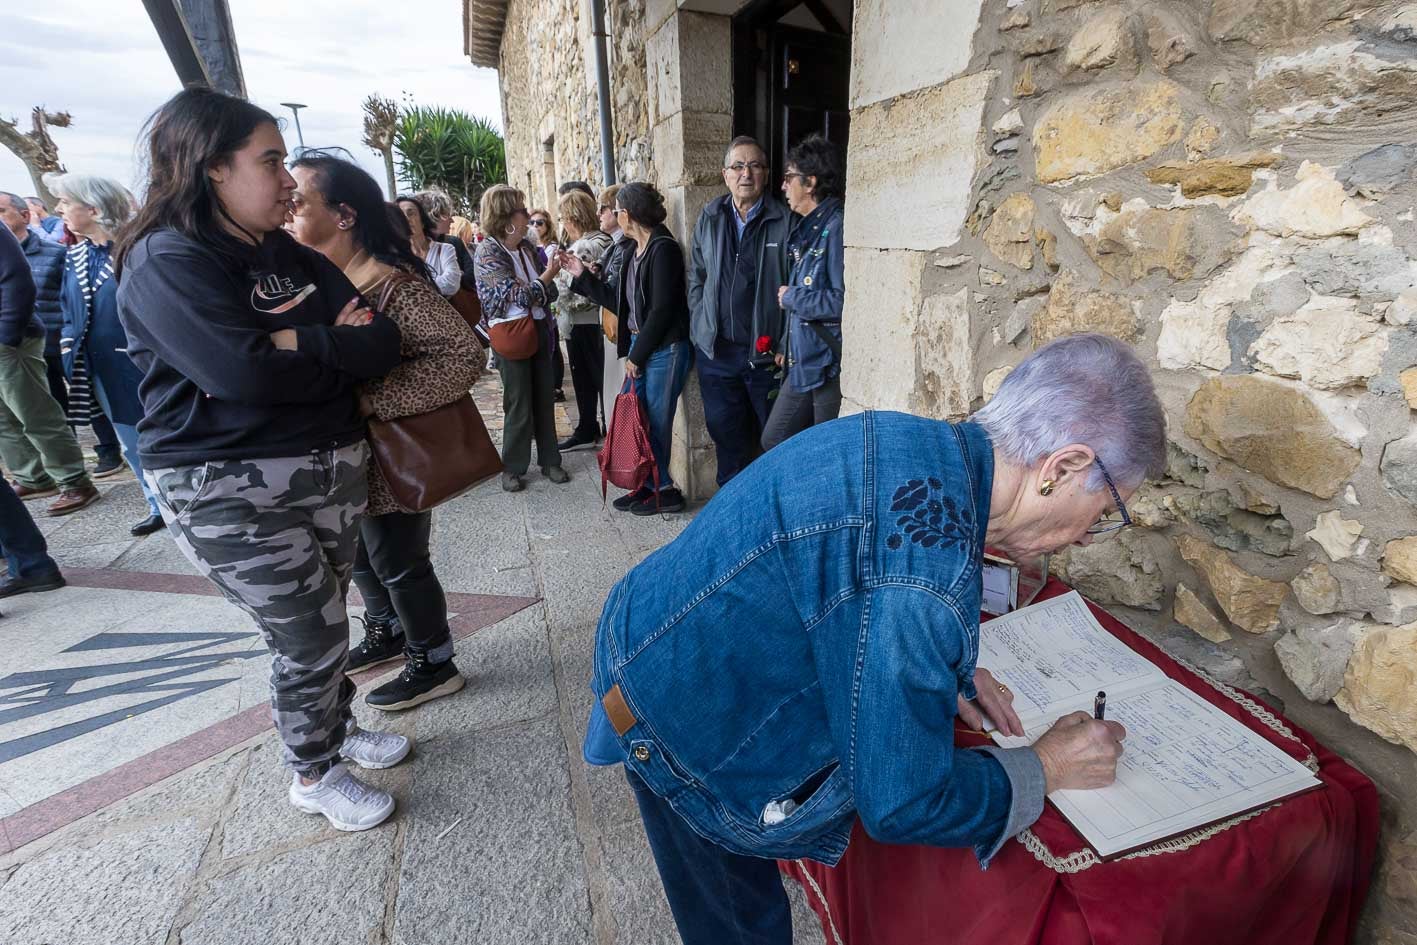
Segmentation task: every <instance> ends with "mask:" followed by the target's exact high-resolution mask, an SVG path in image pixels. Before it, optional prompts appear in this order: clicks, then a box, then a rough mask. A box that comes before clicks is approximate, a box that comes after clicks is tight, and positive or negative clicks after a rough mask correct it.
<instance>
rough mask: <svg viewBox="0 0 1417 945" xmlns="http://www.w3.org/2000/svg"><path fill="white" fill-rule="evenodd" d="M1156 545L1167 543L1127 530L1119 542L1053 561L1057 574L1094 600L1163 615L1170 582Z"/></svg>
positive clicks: (1059, 556) (1063, 554) (1074, 549)
mask: <svg viewBox="0 0 1417 945" xmlns="http://www.w3.org/2000/svg"><path fill="white" fill-rule="evenodd" d="M1154 541H1161V542H1164V541H1165V539H1161V538H1159V536H1155V535H1147V534H1145V533H1143V532H1141V531H1140V530H1137V529H1123V530H1122V531H1121V532H1119V533H1118V534H1117V536H1116V537H1115V538H1109V539H1107V540H1106V541H1099V542H1096V543H1094V544H1091V545H1088V546H1086V547H1078V546H1073V547H1070V548H1068V549H1066V550H1064V551H1062V552H1060V553H1059V554H1057V555H1055V556H1054V557H1053V559H1052V560H1053V570H1054V571H1055V572H1056V573H1057V574H1058V575H1059V576H1061V577H1062V578H1063V580H1065V581H1067V582H1068V584H1070V585H1072V586H1073V587H1075V588H1077V589H1078V590H1079V591H1080V592H1082V593H1083V594H1084V595H1086V596H1088V597H1090V598H1092V599H1093V600H1098V601H1109V602H1112V603H1117V604H1121V605H1122V606H1124V607H1138V608H1141V609H1143V610H1155V611H1159V610H1161V606H1162V598H1164V597H1165V595H1166V581H1165V578H1164V576H1163V575H1162V572H1161V563H1160V561H1158V560H1157V557H1156V554H1155V551H1154V547H1153V545H1154Z"/></svg>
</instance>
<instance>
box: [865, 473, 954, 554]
mask: <svg viewBox="0 0 1417 945" xmlns="http://www.w3.org/2000/svg"><path fill="white" fill-rule="evenodd" d="M944 488H945V486H944V483H942V482H940V480H938V479H936V478H935V477H934V476H930V477H928V478H926V479H911V480H910V481H908V482H907V483H906V484H905V485H903V486H901V487H900V488H899V489H897V490H896V491H895V495H893V496H891V511H892V512H902V513H904V514H903V515H901V516H900V517H899V518H898V519H896V522H895V524H896V527H897V528H898V529H899V531H896V532H893V533H891V535H890V536H889V537H888V538H886V547H888V548H890V549H891V550H896V549H898V548H900V547H901V546H902V545H904V544H905V540H906V539H907V538H908V539H910V540H911V541H912V542H914V543H915V544H917V545H920V546H921V547H922V548H933V547H935V546H936V545H938V544H940V543H942V542H944V543H951V542H965V543H967V542H969V540H970V536H971V535H972V534H973V531H974V526H973V522H972V519H973V517H974V515H973V510H972V509H968V508H961V507H960V506H959V505H958V504H956V502H955V500H954V499H952V498H950V497H949V496H947V495H945V494H944Z"/></svg>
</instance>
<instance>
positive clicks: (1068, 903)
mask: <svg viewBox="0 0 1417 945" xmlns="http://www.w3.org/2000/svg"><path fill="white" fill-rule="evenodd" d="M1067 590H1068V588H1067V587H1065V586H1064V585H1062V584H1061V583H1060V582H1058V581H1056V580H1054V581H1052V582H1050V584H1049V586H1048V587H1047V588H1045V589H1044V592H1043V593H1042V594H1041V595H1040V598H1039V599H1045V598H1048V597H1053V596H1056V595H1058V594H1062V593H1066V592H1067ZM1092 610H1093V613H1094V614H1096V616H1097V619H1098V620H1099V621H1100V622H1101V623H1102V626H1104V627H1106V628H1107V630H1108V631H1110V632H1111V633H1113V634H1115V635H1116V636H1117V637H1119V638H1120V639H1122V640H1123V641H1125V642H1126V643H1127V645H1128V646H1130V647H1132V648H1133V649H1134V650H1136V651H1137V652H1138V653H1141V654H1142V655H1143V656H1145V657H1146V658H1147V659H1150V660H1151V661H1153V662H1154V663H1156V664H1157V665H1158V666H1160V667H1161V669H1162V670H1163V671H1164V672H1165V673H1166V674H1167V675H1168V676H1170V677H1171V678H1172V679H1175V680H1178V681H1179V682H1181V683H1182V684H1183V685H1185V686H1187V687H1189V688H1190V689H1191V690H1193V691H1195V692H1197V693H1200V694H1201V695H1203V696H1204V697H1205V698H1206V699H1208V700H1209V701H1210V702H1212V703H1213V704H1215V705H1217V706H1219V707H1220V708H1221V709H1223V710H1224V711H1225V712H1227V713H1229V714H1230V715H1232V716H1234V717H1235V718H1237V719H1239V720H1241V721H1242V722H1244V723H1245V724H1246V725H1248V726H1249V727H1250V728H1251V729H1253V730H1254V731H1256V732H1259V733H1260V734H1261V735H1263V736H1265V737H1266V738H1268V739H1269V740H1270V741H1271V742H1273V743H1274V744H1275V745H1278V746H1279V747H1280V748H1282V749H1284V750H1285V751H1287V752H1289V753H1290V754H1291V755H1292V756H1293V757H1295V758H1296V759H1298V760H1300V761H1303V760H1305V759H1306V758H1309V757H1310V754H1311V753H1312V756H1313V757H1314V758H1315V759H1316V760H1317V762H1318V765H1319V770H1318V777H1319V779H1320V780H1321V781H1322V782H1323V784H1324V787H1323V789H1321V790H1316V791H1311V792H1309V793H1307V794H1302V795H1299V796H1297V797H1292V798H1290V799H1288V800H1286V801H1283V802H1282V803H1280V804H1279V805H1278V806H1276V807H1273V808H1271V809H1269V810H1267V811H1264V812H1263V813H1260V814H1258V815H1257V816H1254V817H1251V818H1250V819H1247V820H1244V821H1243V822H1241V823H1238V824H1235V825H1234V826H1231V827H1229V828H1227V829H1225V830H1222V831H1220V832H1218V833H1216V834H1214V835H1213V836H1210V837H1209V838H1208V839H1205V840H1202V841H1201V842H1199V843H1198V844H1196V845H1195V846H1192V847H1190V848H1189V849H1185V850H1180V851H1176V852H1168V853H1160V854H1157V855H1150V856H1136V857H1130V858H1123V859H1117V860H1111V861H1108V862H1098V863H1095V865H1091V866H1089V867H1087V868H1085V869H1081V870H1078V871H1076V872H1067V871H1060V870H1059V869H1055V868H1054V867H1053V866H1050V865H1046V864H1045V863H1044V862H1043V861H1042V860H1041V859H1040V858H1039V857H1038V856H1036V855H1035V853H1034V852H1031V851H1030V850H1029V849H1028V848H1027V847H1025V845H1024V844H1023V843H1021V842H1019V841H1018V840H1010V841H1009V842H1007V843H1006V844H1005V845H1004V847H1003V849H1001V850H1000V851H999V854H998V856H996V857H995V859H994V861H993V862H992V863H991V864H990V867H989V869H988V870H987V871H982V870H980V868H979V864H978V863H977V862H976V860H975V858H974V855H973V854H972V853H970V852H969V851H967V850H944V849H938V848H933V847H910V846H890V845H887V844H883V843H877V842H876V841H874V840H872V839H871V838H870V837H868V836H867V835H866V833H865V832H864V831H863V830H862V829H861V825H860V824H859V823H858V824H857V825H856V829H855V832H854V833H853V835H852V840H851V845H850V847H849V848H848V849H847V851H846V856H845V857H843V858H842V860H841V862H840V863H839V864H838V865H837V866H836V867H835V868H832V867H827V866H823V865H821V864H820V863H814V862H810V861H805V860H800V861H795V862H783V863H782V869H783V872H785V873H787V874H788V875H789V876H792V877H793V878H795V879H797V880H799V881H800V882H802V885H803V888H804V890H805V891H806V894H807V898H808V900H809V901H810V902H811V904H812V908H813V909H814V910H816V912H817V915H818V916H819V917H820V918H821V920H822V927H823V931H824V933H825V936H826V941H827V943H828V945H929V943H936V942H938V943H949V945H972V943H979V945H986V943H987V945H1081V943H1097V945H1161V943H1166V945H1225V943H1232V942H1233V943H1236V945H1302V943H1310V942H1313V943H1324V945H1339V943H1343V942H1347V941H1348V940H1349V938H1350V935H1351V933H1352V929H1353V925H1354V923H1355V921H1356V919H1357V916H1358V910H1359V909H1360V908H1361V907H1362V905H1363V899H1364V897H1365V896H1366V894H1367V890H1368V881H1369V878H1370V876H1371V875H1372V869H1373V857H1374V851H1375V848H1376V846H1377V834H1378V799H1377V791H1376V789H1375V788H1374V787H1373V783H1372V782H1371V781H1369V780H1368V778H1367V777H1365V776H1364V775H1362V774H1360V773H1359V772H1358V771H1357V770H1355V769H1354V768H1353V767H1352V766H1350V765H1348V764H1347V763H1346V762H1344V761H1343V760H1342V759H1341V758H1339V757H1338V756H1337V755H1334V754H1333V753H1332V752H1329V751H1328V750H1327V749H1325V748H1324V747H1323V746H1322V745H1320V744H1319V743H1318V742H1316V741H1315V740H1314V739H1313V737H1312V736H1310V735H1309V734H1308V733H1307V732H1305V731H1303V730H1301V729H1299V728H1297V727H1295V726H1294V725H1293V724H1291V723H1289V722H1288V720H1286V719H1284V718H1283V717H1282V716H1279V715H1278V713H1274V718H1275V719H1276V720H1277V721H1278V722H1279V723H1282V724H1283V725H1284V726H1287V727H1288V729H1289V730H1290V731H1291V732H1292V733H1293V735H1294V736H1295V738H1296V739H1297V741H1296V740H1291V739H1289V738H1286V737H1285V736H1284V735H1283V734H1282V733H1281V732H1279V731H1276V730H1274V729H1273V728H1271V727H1270V726H1269V725H1267V724H1265V723H1264V722H1262V721H1260V720H1259V719H1258V718H1256V717H1255V715H1253V714H1252V713H1251V712H1250V711H1248V710H1247V709H1246V708H1245V707H1244V706H1243V705H1242V704H1241V703H1239V702H1237V701H1235V700H1234V699H1233V698H1231V697H1230V696H1229V695H1227V694H1225V693H1224V692H1222V691H1220V690H1218V689H1216V688H1214V687H1213V686H1211V685H1210V684H1209V683H1207V682H1206V681H1205V680H1204V679H1202V678H1201V677H1199V676H1197V675H1196V674H1195V673H1193V672H1190V671H1189V670H1187V669H1186V668H1185V667H1183V666H1181V665H1179V664H1177V663H1176V661H1175V660H1172V659H1171V658H1169V657H1168V656H1167V655H1166V654H1165V653H1163V652H1162V651H1161V650H1159V649H1158V648H1157V647H1155V646H1154V645H1152V644H1151V643H1149V642H1147V641H1146V640H1145V639H1143V638H1142V637H1140V636H1138V635H1137V634H1135V633H1133V632H1132V631H1131V630H1129V629H1127V628H1126V627H1125V626H1123V625H1122V624H1121V623H1119V622H1118V621H1117V620H1116V619H1114V618H1113V617H1112V616H1111V615H1109V614H1107V613H1106V612H1104V611H1102V610H1101V609H1099V608H1098V607H1096V606H1093V607H1092ZM985 668H986V669H987V668H988V667H985ZM957 740H958V743H959V744H961V745H977V744H983V743H984V742H983V741H982V740H981V739H980V736H978V735H975V734H972V733H967V732H964V731H960V732H959V733H958V738H957ZM1033 833H1034V835H1035V836H1036V837H1037V838H1038V840H1041V841H1042V843H1043V845H1044V846H1045V847H1046V848H1047V852H1048V853H1050V854H1051V855H1052V856H1053V857H1054V858H1055V859H1056V860H1062V859H1064V858H1066V857H1067V856H1068V855H1069V854H1072V853H1075V852H1077V851H1082V850H1085V849H1086V845H1085V844H1084V842H1083V840H1082V838H1081V837H1080V836H1079V834H1078V833H1077V832H1076V831H1075V830H1073V828H1072V827H1071V826H1070V825H1069V824H1068V822H1067V821H1066V820H1065V819H1064V818H1063V817H1062V815H1061V814H1059V813H1058V811H1057V810H1056V809H1054V808H1053V806H1052V805H1051V804H1049V805H1047V806H1046V807H1045V808H1044V812H1043V816H1042V818H1040V820H1039V821H1038V823H1037V824H1035V825H1034V827H1033ZM1084 856H1087V855H1086V854H1084ZM1088 858H1089V859H1092V858H1091V857H1088ZM1074 865H1076V864H1074Z"/></svg>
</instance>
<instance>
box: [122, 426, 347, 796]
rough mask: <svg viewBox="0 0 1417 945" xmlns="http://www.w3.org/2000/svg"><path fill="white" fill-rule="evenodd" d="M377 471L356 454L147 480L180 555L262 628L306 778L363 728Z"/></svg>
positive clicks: (283, 722) (294, 755)
mask: <svg viewBox="0 0 1417 945" xmlns="http://www.w3.org/2000/svg"><path fill="white" fill-rule="evenodd" d="M367 459H368V448H367V447H366V446H365V445H364V444H363V443H358V444H355V445H354V446H347V447H344V448H342V449H337V450H325V451H322V452H319V453H311V454H307V455H305V456H291V457H282V458H279V459H253V460H217V461H214V462H210V463H204V464H202V465H200V466H179V467H175V468H169V469H150V470H148V471H147V472H146V478H147V480H148V484H149V486H150V487H151V488H152V490H153V492H154V494H156V495H157V497H158V503H159V505H160V506H161V507H162V517H163V519H164V520H165V521H166V522H167V528H168V531H169V532H170V533H171V534H172V536H173V537H174V538H175V539H176V541H177V546H178V547H179V548H180V549H181V550H182V553H183V554H184V555H186V556H187V559H188V560H189V561H191V562H192V563H193V564H194V565H196V566H197V568H198V569H199V570H200V571H201V572H202V574H204V575H206V577H207V578H208V579H210V580H211V582H212V583H213V584H215V585H216V586H217V587H218V588H219V589H220V590H221V592H222V594H224V595H225V596H226V598H227V600H229V601H231V602H232V603H233V604H236V605H237V606H238V607H240V608H241V609H243V610H245V611H246V612H247V613H248V614H250V615H251V616H252V617H253V618H255V621H256V624H257V626H259V627H260V629H261V635H262V637H264V638H265V641H266V646H267V647H268V648H269V649H270V651H271V716H272V718H273V719H274V720H275V726H276V731H277V732H279V733H280V737H281V741H283V742H284V743H285V760H286V763H287V764H288V765H290V767H292V768H294V769H295V770H296V771H297V772H299V773H300V774H303V775H305V776H307V777H318V776H319V775H321V774H323V773H324V772H325V771H328V770H329V769H330V767H332V766H333V765H334V763H335V762H336V761H338V760H339V750H340V746H341V745H342V744H343V743H344V736H345V724H346V722H348V721H350V720H351V719H352V718H353V716H352V715H351V713H350V710H349V704H350V702H351V700H352V699H353V698H354V683H352V682H350V680H349V677H348V676H346V675H345V664H346V663H347V661H348V658H349V617H348V615H347V613H346V611H345V595H346V592H347V590H348V588H349V578H350V573H351V571H352V569H353V567H354V555H355V548H356V543H357V539H358V537H359V517H360V515H362V514H363V512H364V505H365V501H366V499H367V482H366V479H365V462H366V461H367Z"/></svg>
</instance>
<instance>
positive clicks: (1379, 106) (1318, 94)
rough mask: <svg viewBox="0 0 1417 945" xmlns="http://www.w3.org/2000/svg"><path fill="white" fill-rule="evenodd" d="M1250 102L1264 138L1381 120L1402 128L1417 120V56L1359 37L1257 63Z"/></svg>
mask: <svg viewBox="0 0 1417 945" xmlns="http://www.w3.org/2000/svg"><path fill="white" fill-rule="evenodd" d="M1314 2H1316V3H1324V0H1314ZM1374 49H1377V52H1378V53H1380V54H1375V52H1373V51H1371V50H1374ZM1250 99H1251V102H1252V105H1253V107H1254V109H1255V110H1254V112H1253V113H1252V116H1251V121H1250V131H1251V134H1254V135H1257V136H1262V137H1277V136H1281V135H1285V134H1288V133H1289V132H1293V131H1313V130H1316V129H1324V128H1330V127H1332V126H1347V127H1353V128H1358V129H1363V130H1365V131H1366V130H1370V129H1371V128H1372V127H1373V122H1374V121H1375V120H1377V117H1376V116H1381V121H1382V122H1383V123H1384V125H1385V126H1387V127H1392V128H1394V129H1396V128H1401V127H1404V126H1406V125H1407V124H1408V123H1410V122H1411V121H1412V120H1413V119H1414V117H1417V57H1413V56H1412V55H1411V53H1410V52H1406V51H1400V50H1398V49H1395V48H1394V49H1381V48H1380V47H1374V46H1371V45H1366V44H1365V43H1364V42H1363V41H1362V40H1357V39H1353V40H1348V41H1346V42H1338V43H1331V44H1328V45H1323V46H1317V47H1311V48H1307V49H1304V50H1302V51H1300V52H1297V53H1288V52H1286V53H1283V54H1280V55H1276V56H1271V57H1268V58H1266V59H1262V60H1260V61H1259V62H1258V63H1257V64H1256V66H1255V77H1254V81H1253V82H1252V83H1251V84H1250ZM1398 133H1400V132H1398Z"/></svg>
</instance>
